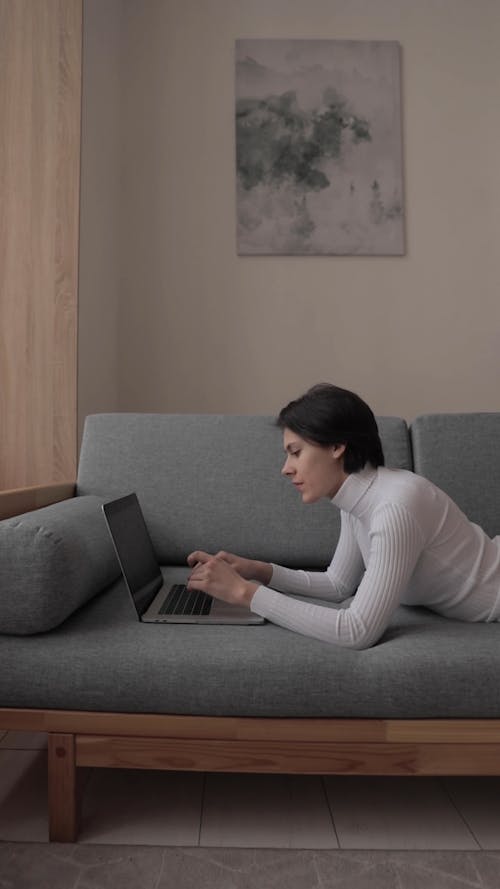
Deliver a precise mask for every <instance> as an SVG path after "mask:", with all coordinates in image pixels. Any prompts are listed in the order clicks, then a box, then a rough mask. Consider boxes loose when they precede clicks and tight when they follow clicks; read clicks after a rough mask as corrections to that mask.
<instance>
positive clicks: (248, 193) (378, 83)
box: [236, 39, 404, 256]
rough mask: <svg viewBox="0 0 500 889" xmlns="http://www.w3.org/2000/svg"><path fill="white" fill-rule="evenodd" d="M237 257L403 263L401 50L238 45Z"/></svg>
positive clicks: (364, 45)
mask: <svg viewBox="0 0 500 889" xmlns="http://www.w3.org/2000/svg"><path fill="white" fill-rule="evenodd" d="M236 173H237V247H238V253H239V254H241V255H249V254H254V255H263V254H281V255H297V254H310V255H327V254H334V255H379V256H382V255H385V256H397V255H402V254H403V253H404V218H403V174H402V145H401V89H400V46H399V44H398V43H396V42H394V41H372V40H274V39H259V40H237V41H236Z"/></svg>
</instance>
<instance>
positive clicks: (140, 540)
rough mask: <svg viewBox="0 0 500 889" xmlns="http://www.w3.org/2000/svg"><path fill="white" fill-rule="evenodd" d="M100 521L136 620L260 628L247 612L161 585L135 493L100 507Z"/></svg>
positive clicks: (258, 620)
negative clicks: (254, 626) (109, 540)
mask: <svg viewBox="0 0 500 889" xmlns="http://www.w3.org/2000/svg"><path fill="white" fill-rule="evenodd" d="M102 508H103V511H104V517H105V519H106V523H107V526H108V529H109V533H110V535H111V539H112V541H113V544H114V547H115V552H116V555H117V556H118V561H119V563H120V568H121V570H122V574H123V578H124V580H125V584H126V586H127V589H128V591H129V593H130V596H131V598H132V602H133V603H134V607H135V610H136V612H137V617H138V619H139V620H141V621H143V622H144V623H155V624H156V623H169V624H170V623H176V624H181V623H182V624H248V625H253V624H263V623H265V618H263V617H261V616H260V615H259V614H253V612H252V611H250V609H249V608H246V607H245V606H240V605H231V604H230V603H229V602H221V601H220V600H219V599H214V598H213V597H212V596H209V595H208V594H207V593H203V592H201V590H200V591H198V590H188V589H187V587H186V586H185V584H182V583H176V584H172V585H169V586H166V585H165V584H164V581H163V577H162V573H161V571H160V566H159V564H158V560H157V558H156V556H155V552H154V549H153V544H152V541H151V537H150V536H149V532H148V529H147V527H146V522H145V520H144V515H143V513H142V509H141V506H140V504H139V500H138V499H137V495H136V494H128V495H127V496H126V497H120V498H119V499H118V500H111V501H110V502H109V503H105V504H104V505H103V507H102Z"/></svg>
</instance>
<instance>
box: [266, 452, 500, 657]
mask: <svg viewBox="0 0 500 889" xmlns="http://www.w3.org/2000/svg"><path fill="white" fill-rule="evenodd" d="M332 503H334V504H335V506H337V507H339V509H340V510H341V533H340V538H339V542H338V545H337V549H336V550H335V554H334V556H333V559H332V562H331V564H330V565H329V567H328V568H327V570H326V571H324V572H321V571H313V572H308V571H295V570H292V569H290V568H283V567H281V566H278V565H273V566H272V567H273V573H272V577H271V580H270V584H269V587H265V586H260V587H259V588H258V589H257V590H256V592H255V594H254V596H253V598H252V602H251V606H250V607H251V610H252V611H254V612H256V613H257V614H260V615H261V616H262V617H266V618H267V619H268V620H270V621H272V622H273V623H276V624H279V625H280V626H282V627H286V628H288V629H290V630H295V631H296V632H298V633H303V634H304V635H306V636H312V637H315V638H316V639H321V640H323V641H325V642H333V643H336V644H338V645H343V646H345V647H347V648H357V649H362V648H368V647H370V646H371V645H373V644H374V643H375V642H377V640H378V639H380V637H381V635H382V634H383V633H384V631H385V629H386V628H387V626H388V624H389V621H390V619H391V616H392V614H393V612H394V611H395V609H396V608H397V607H398V605H400V604H403V605H425V606H426V607H427V608H430V609H432V610H433V611H437V612H438V613H439V614H443V615H445V616H446V617H450V618H456V619H459V620H465V621H496V620H500V537H495V538H494V539H493V540H492V539H491V538H489V537H488V536H487V535H486V534H485V533H484V531H483V530H482V529H481V528H480V527H479V526H478V525H475V524H473V523H472V522H470V521H469V520H468V519H467V517H466V516H465V515H464V514H463V513H462V512H461V511H460V509H459V508H458V506H457V505H456V504H455V503H454V502H453V501H452V500H451V499H450V498H449V497H448V496H447V494H445V493H444V492H443V491H441V490H440V489H439V488H437V487H436V486H435V485H433V484H432V483H431V482H430V481H428V480H427V479H425V478H423V477H422V476H419V475H415V474H414V473H412V472H407V471H406V470H403V469H386V468H383V467H380V468H379V469H376V470H375V469H373V468H371V467H365V468H364V469H363V470H362V471H361V472H357V473H353V474H351V475H349V476H348V478H347V479H346V481H345V482H344V483H343V485H342V487H341V488H340V490H339V491H338V493H337V494H336V495H335V497H334V498H333V500H332ZM283 593H291V594H294V595H299V596H304V597H308V596H311V597H315V598H319V599H323V600H327V601H330V602H342V601H343V600H344V599H347V598H348V597H350V596H352V595H353V594H354V593H355V594H356V595H355V596H354V598H353V600H352V602H351V603H350V604H349V605H348V606H347V607H343V608H338V609H337V608H329V607H326V606H323V605H317V604H315V603H312V602H311V603H309V602H303V601H300V600H298V599H293V598H290V596H287V595H283Z"/></svg>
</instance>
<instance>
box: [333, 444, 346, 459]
mask: <svg viewBox="0 0 500 889" xmlns="http://www.w3.org/2000/svg"><path fill="white" fill-rule="evenodd" d="M345 449H346V445H345V444H339V445H334V446H333V449H332V454H333V456H334V458H335V459H336V460H340V458H341V457H343V456H344V454H345Z"/></svg>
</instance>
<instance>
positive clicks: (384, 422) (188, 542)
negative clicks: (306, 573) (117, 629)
mask: <svg viewBox="0 0 500 889" xmlns="http://www.w3.org/2000/svg"><path fill="white" fill-rule="evenodd" d="M378 423H379V429H380V434H381V438H382V444H383V446H384V451H385V455H386V461H387V465H388V466H391V467H400V468H405V469H408V468H411V457H410V446H409V435H408V429H407V426H406V423H405V422H404V420H400V419H398V418H395V417H381V418H379V419H378ZM283 462H284V452H283V444H282V433H281V430H279V429H278V428H277V427H276V425H275V421H274V418H273V417H265V416H260V417H259V416H252V417H243V416H229V415H215V414H213V415H188V414H164V415H162V414H149V415H144V414H96V415H93V416H90V417H87V420H86V423H85V429H84V435H83V442H82V449H81V455H80V466H79V472H78V488H77V489H78V493H79V494H98V495H100V496H105V497H119V496H122V495H124V494H128V493H130V492H131V491H135V492H136V493H137V495H138V497H139V500H140V503H141V506H142V508H143V511H144V514H145V518H146V522H147V524H148V527H149V530H150V532H151V535H152V538H153V545H154V547H155V550H156V554H157V556H158V559H159V561H160V562H161V563H162V564H164V565H182V564H185V560H186V556H187V555H188V553H190V552H191V551H192V550H195V549H205V550H207V551H209V552H213V551H217V550H219V549H226V550H229V551H233V552H237V553H240V554H242V555H246V556H248V557H250V558H258V559H265V560H267V561H272V562H279V563H280V564H283V565H288V566H290V567H297V568H304V567H308V568H321V567H323V566H325V565H326V564H328V562H329V561H330V559H331V557H332V553H333V550H334V548H335V546H336V542H337V539H338V534H339V515H338V512H337V510H336V509H334V508H332V506H331V504H329V503H327V502H322V503H316V504H313V505H310V506H304V505H303V504H302V502H301V499H300V496H299V495H298V494H297V492H296V491H295V489H293V488H292V486H291V484H290V482H289V481H287V480H286V479H284V478H283V477H282V476H281V468H282V465H283Z"/></svg>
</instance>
